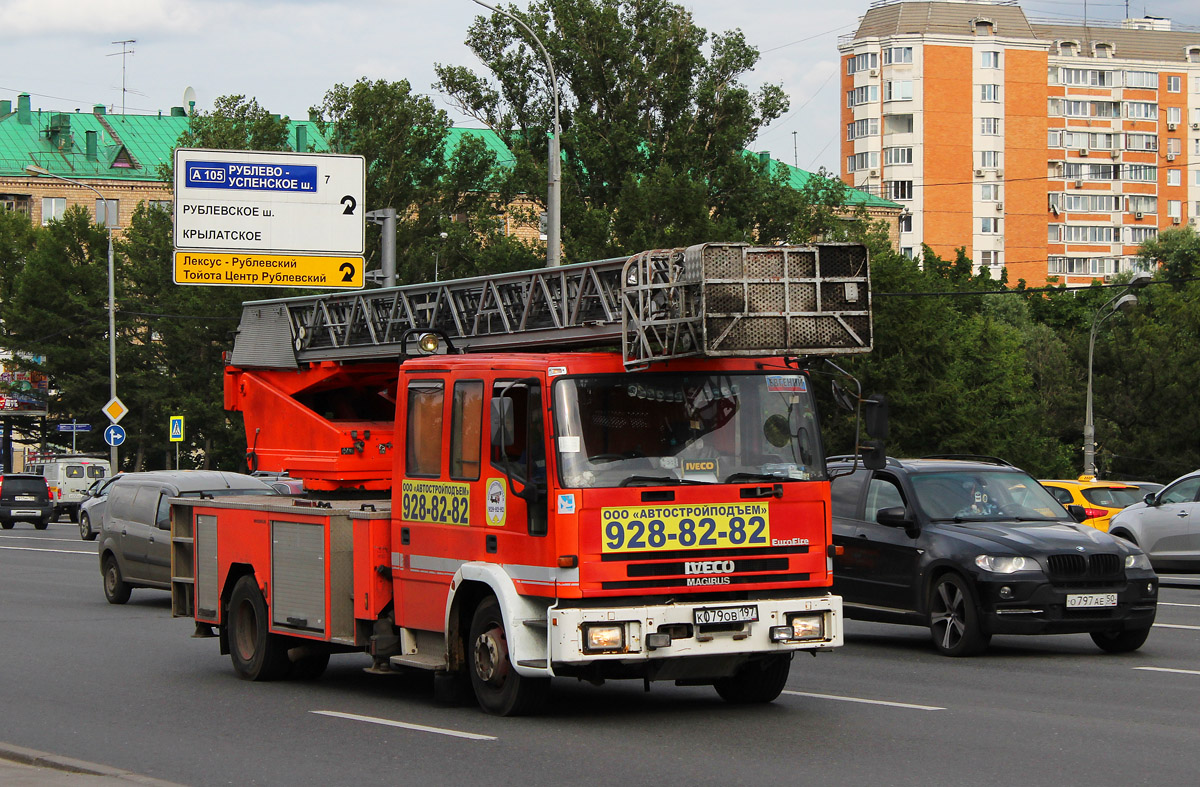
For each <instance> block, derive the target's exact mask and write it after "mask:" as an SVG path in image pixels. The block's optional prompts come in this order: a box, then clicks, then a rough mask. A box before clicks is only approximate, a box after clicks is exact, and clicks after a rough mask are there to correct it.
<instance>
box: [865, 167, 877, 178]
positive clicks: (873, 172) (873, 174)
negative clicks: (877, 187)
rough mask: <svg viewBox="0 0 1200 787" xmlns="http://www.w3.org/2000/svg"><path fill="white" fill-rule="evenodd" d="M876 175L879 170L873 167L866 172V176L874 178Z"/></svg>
mask: <svg viewBox="0 0 1200 787" xmlns="http://www.w3.org/2000/svg"><path fill="white" fill-rule="evenodd" d="M878 175H879V170H877V169H873V170H870V171H869V172H867V177H868V178H874V177H876V176H878Z"/></svg>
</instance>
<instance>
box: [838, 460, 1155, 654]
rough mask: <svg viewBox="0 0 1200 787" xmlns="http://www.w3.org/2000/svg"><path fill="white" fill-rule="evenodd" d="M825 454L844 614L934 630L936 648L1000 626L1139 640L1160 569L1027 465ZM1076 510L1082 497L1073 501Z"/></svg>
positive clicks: (955, 650)
mask: <svg viewBox="0 0 1200 787" xmlns="http://www.w3.org/2000/svg"><path fill="white" fill-rule="evenodd" d="M852 467H853V466H852V465H851V464H850V463H849V462H847V461H831V462H830V463H829V470H830V473H831V474H837V473H839V472H840V473H842V475H840V476H838V477H836V478H835V479H834V481H833V541H834V544H835V545H836V546H840V547H842V554H840V555H839V556H837V557H835V558H834V591H835V592H837V593H838V594H840V595H841V596H842V599H843V604H844V605H845V613H846V616H847V617H848V618H854V619H858V620H873V621H881V622H885V623H907V624H913V625H919V626H928V627H929V629H930V632H931V633H932V635H933V642H934V645H935V646H936V647H937V649H938V651H939V652H941V653H942V654H944V655H947V656H963V655H968V654H971V653H978V652H980V651H982V650H984V649H985V648H986V647H987V645H988V642H989V641H990V640H991V637H992V635H993V634H1072V633H1087V634H1090V635H1091V636H1092V639H1093V641H1095V643H1096V644H1097V645H1098V646H1099V647H1100V648H1102V649H1103V650H1105V651H1108V652H1110V653H1122V652H1127V651H1132V650H1136V649H1137V648H1139V647H1141V645H1142V643H1144V642H1145V641H1146V637H1147V636H1148V635H1149V633H1150V627H1151V625H1152V624H1153V623H1154V615H1155V612H1156V610H1157V599H1158V577H1157V576H1156V575H1155V573H1154V571H1153V570H1152V569H1151V567H1150V562H1149V560H1148V559H1147V557H1146V555H1145V554H1143V553H1142V551H1141V550H1140V549H1138V548H1137V547H1136V546H1134V545H1133V544H1130V543H1128V542H1126V541H1123V540H1122V539H1118V538H1114V537H1112V536H1110V535H1109V534H1107V533H1103V532H1101V531H1099V530H1096V529H1095V528H1093V527H1088V526H1086V525H1082V524H1079V523H1078V521H1077V520H1076V518H1075V517H1076V516H1082V515H1083V512H1082V511H1076V512H1068V511H1067V510H1066V509H1064V508H1063V507H1062V505H1061V504H1059V503H1058V501H1057V500H1055V499H1054V497H1052V496H1051V495H1050V493H1049V492H1047V491H1046V490H1045V488H1043V487H1042V486H1041V485H1040V484H1039V483H1038V482H1037V481H1035V480H1034V479H1033V478H1032V477H1030V476H1029V475H1028V474H1027V473H1025V472H1024V471H1023V470H1019V469H1017V468H1015V467H1012V466H1011V465H1007V464H1005V463H1003V462H1000V461H999V460H993V461H979V460H967V461H964V460H955V459H900V460H897V459H890V458H889V459H888V460H887V463H886V465H885V466H884V468H883V469H881V470H874V471H872V470H867V469H863V468H862V467H861V465H860V466H859V469H856V470H854V471H853V472H849V473H848V474H847V471H849V470H851V468H852ZM1073 508H1076V507H1073Z"/></svg>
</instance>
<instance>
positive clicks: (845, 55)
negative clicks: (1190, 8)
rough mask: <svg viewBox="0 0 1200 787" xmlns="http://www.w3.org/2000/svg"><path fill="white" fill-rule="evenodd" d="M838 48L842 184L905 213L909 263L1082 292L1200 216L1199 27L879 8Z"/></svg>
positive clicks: (1007, 2)
mask: <svg viewBox="0 0 1200 787" xmlns="http://www.w3.org/2000/svg"><path fill="white" fill-rule="evenodd" d="M838 49H839V51H840V53H841V59H842V88H843V94H844V96H845V100H844V102H843V108H842V121H843V123H842V125H843V127H844V129H845V135H844V139H843V142H842V154H843V156H842V162H843V163H842V178H843V180H845V182H846V183H847V184H849V185H852V186H855V187H856V188H859V189H864V190H868V191H871V192H872V193H876V194H879V195H881V196H883V197H885V198H888V199H891V200H894V201H897V202H900V203H901V204H903V205H905V206H906V207H907V209H908V210H907V213H908V215H906V216H904V217H902V219H901V226H900V246H901V248H902V250H905V251H906V252H909V253H914V254H915V253H919V251H920V247H921V244H922V243H925V244H927V245H929V246H930V247H931V248H932V249H933V250H934V251H935V252H937V253H938V254H940V255H942V256H943V257H945V256H952V255H953V254H954V250H955V249H956V248H958V247H960V246H962V247H965V248H966V250H967V253H968V255H969V256H971V258H972V259H973V260H974V262H975V263H976V265H977V266H986V267H989V268H991V269H992V270H993V272H995V273H998V272H999V270H1000V269H1001V268H1006V269H1007V271H1008V275H1009V280H1010V281H1011V282H1016V281H1017V280H1018V279H1024V280H1026V281H1027V282H1028V283H1029V284H1030V285H1038V284H1041V283H1043V282H1044V281H1046V280H1047V278H1050V279H1056V280H1058V281H1064V282H1066V283H1067V284H1068V285H1069V286H1085V285H1087V284H1090V283H1091V282H1092V281H1093V280H1095V279H1097V278H1103V277H1106V276H1110V275H1112V274H1114V273H1117V272H1120V271H1126V270H1129V269H1131V268H1132V267H1134V266H1135V265H1137V264H1138V261H1137V249H1138V246H1139V245H1140V244H1141V243H1142V242H1143V241H1144V240H1146V239H1148V238H1153V237H1155V236H1156V235H1157V233H1158V232H1159V230H1161V229H1164V228H1170V227H1173V226H1182V225H1186V224H1189V223H1191V224H1193V225H1194V223H1195V218H1194V217H1195V216H1196V215H1197V214H1198V213H1200V167H1198V166H1197V164H1198V163H1200V28H1195V29H1180V28H1179V27H1178V26H1173V25H1172V23H1171V21H1170V20H1166V19H1157V18H1144V19H1127V20H1125V21H1124V22H1120V23H1096V22H1085V21H1084V20H1079V21H1078V22H1040V21H1038V20H1031V19H1029V18H1027V17H1026V15H1025V13H1024V11H1023V10H1022V9H1021V8H1020V6H1019V5H1018V3H1017V2H1016V0H943V1H942V2H915V1H911V0H877V2H874V3H872V4H871V5H870V7H869V8H868V10H867V12H866V14H865V15H864V16H863V17H862V19H861V21H860V23H859V27H858V30H857V31H856V32H854V33H853V34H850V35H848V36H845V37H843V38H842V40H841V41H840V42H839V45H838Z"/></svg>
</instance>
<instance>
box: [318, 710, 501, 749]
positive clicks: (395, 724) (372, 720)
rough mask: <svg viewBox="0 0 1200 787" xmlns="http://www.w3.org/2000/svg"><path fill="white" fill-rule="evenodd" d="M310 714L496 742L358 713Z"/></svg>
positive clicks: (485, 738)
mask: <svg viewBox="0 0 1200 787" xmlns="http://www.w3.org/2000/svg"><path fill="white" fill-rule="evenodd" d="M309 713H315V714H317V715H318V716H333V717H334V718H338V719H349V720H350V721H365V722H367V723H369V724H382V725H384V726H385V727H401V728H403V729H406V730H416V731H417V732H432V733H436V734H437V735H449V736H451V737H454V738H466V739H467V740H472V741H494V740H496V737H495V736H493V735H477V734H475V733H473V732H461V731H460V730H447V729H443V728H442V727H426V726H425V725H424V724H409V723H408V722H403V721H392V720H391V719H377V718H375V717H374V716H359V715H358V714H356V713H340V712H338V711H335V710H310V711H309Z"/></svg>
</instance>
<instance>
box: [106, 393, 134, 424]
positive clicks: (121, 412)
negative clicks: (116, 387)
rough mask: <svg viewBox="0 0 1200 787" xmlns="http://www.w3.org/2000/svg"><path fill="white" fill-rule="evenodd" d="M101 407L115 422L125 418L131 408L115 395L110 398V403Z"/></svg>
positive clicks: (109, 418)
mask: <svg viewBox="0 0 1200 787" xmlns="http://www.w3.org/2000/svg"><path fill="white" fill-rule="evenodd" d="M100 409H101V410H103V411H104V414H105V415H107V416H108V420H110V421H112V422H113V423H114V424H115V423H117V422H118V421H120V420H121V419H122V418H124V417H125V414H126V413H128V412H129V408H128V407H126V406H125V403H124V402H122V401H121V400H120V399H118V398H117V397H115V396H114V397H113V398H111V399H109V400H108V404H106V405H104V407H102V408H100Z"/></svg>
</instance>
